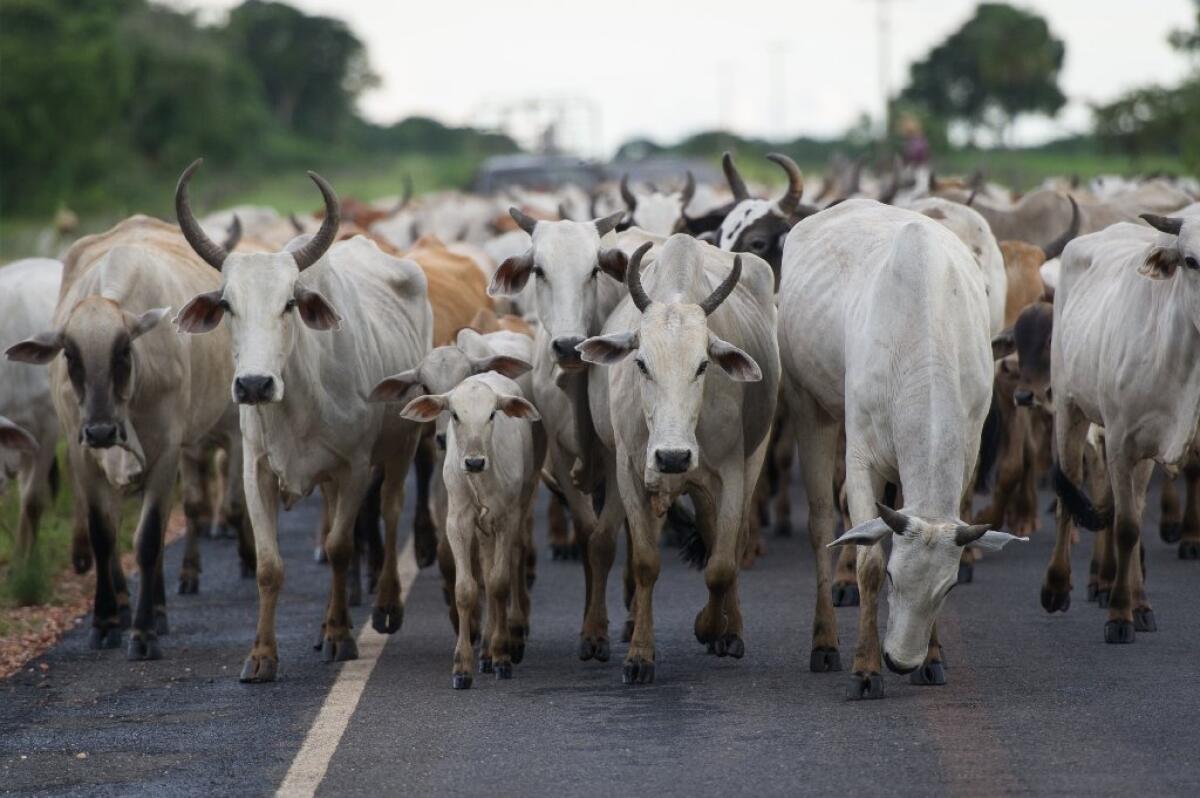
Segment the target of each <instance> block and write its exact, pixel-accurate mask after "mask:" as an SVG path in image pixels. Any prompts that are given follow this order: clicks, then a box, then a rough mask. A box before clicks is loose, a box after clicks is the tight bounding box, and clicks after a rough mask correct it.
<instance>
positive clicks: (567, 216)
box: [558, 200, 571, 222]
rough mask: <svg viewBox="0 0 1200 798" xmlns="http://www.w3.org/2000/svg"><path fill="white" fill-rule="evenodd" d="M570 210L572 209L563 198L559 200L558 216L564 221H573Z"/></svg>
mask: <svg viewBox="0 0 1200 798" xmlns="http://www.w3.org/2000/svg"><path fill="white" fill-rule="evenodd" d="M570 211H571V209H570V208H568V207H567V203H566V202H564V201H563V200H559V201H558V218H559V219H560V220H561V221H564V222H569V221H571V212H570Z"/></svg>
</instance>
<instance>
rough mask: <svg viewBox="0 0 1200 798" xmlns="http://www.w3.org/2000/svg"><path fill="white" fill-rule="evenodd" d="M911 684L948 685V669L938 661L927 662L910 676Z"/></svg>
mask: <svg viewBox="0 0 1200 798" xmlns="http://www.w3.org/2000/svg"><path fill="white" fill-rule="evenodd" d="M908 682H909V684H917V685H940V684H945V683H946V669H945V668H943V667H942V663H941V662H939V661H937V660H936V659H935V660H933V661H931V662H926V663H925V664H924V665H922V666H921V667H919V668H917V669H916V670H915V671H913V672H912V673H911V674H909V676H908Z"/></svg>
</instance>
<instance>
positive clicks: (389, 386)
mask: <svg viewBox="0 0 1200 798" xmlns="http://www.w3.org/2000/svg"><path fill="white" fill-rule="evenodd" d="M417 382H418V378H417V372H416V370H415V369H409V370H408V371H402V372H400V373H399V374H395V375H393V376H391V377H388V378H386V379H384V380H381V381H380V383H379V384H378V385H376V386H375V390H373V391H371V395H370V396H368V397H367V401H368V402H399V401H400V400H401V399H403V398H404V394H406V393H408V391H409V389H411V388H412V387H413V386H414V385H416V384H417Z"/></svg>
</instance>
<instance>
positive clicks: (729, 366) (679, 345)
mask: <svg viewBox="0 0 1200 798" xmlns="http://www.w3.org/2000/svg"><path fill="white" fill-rule="evenodd" d="M651 246H652V244H651V242H646V243H644V244H642V245H641V246H640V247H639V248H638V249H637V251H636V252H634V254H633V256H632V258H631V260H630V263H629V267H628V270H627V281H628V286H629V298H628V299H627V300H624V301H623V302H622V304H621V305H620V306H618V308H617V309H616V310H615V311H614V312H613V314H612V315H611V316H610V317H609V319H608V321H607V322H606V323H605V325H604V330H603V334H601V335H598V336H594V337H592V338H589V339H587V340H586V341H584V342H582V343H581V344H580V345H579V351H580V353H581V355H582V357H583V359H584V360H585V361H586V362H588V363H593V364H597V365H604V366H608V367H609V368H608V373H607V375H597V376H596V377H595V378H593V379H592V380H591V382H590V383H589V395H590V399H591V406H592V416H593V418H594V419H595V421H596V429H597V433H598V434H599V436H600V438H601V440H602V441H603V442H604V445H605V447H606V453H607V457H606V471H607V477H608V482H609V484H610V485H614V484H615V486H616V489H617V491H618V492H619V498H620V501H619V502H617V501H608V500H607V497H606V501H605V505H604V509H603V511H602V518H601V520H600V523H601V526H602V527H603V528H605V529H615V528H616V527H617V526H619V525H620V522H621V515H623V516H624V518H625V519H626V520H627V521H628V523H629V532H630V545H631V554H632V571H633V581H634V595H633V613H634V626H633V634H632V639H631V641H630V646H629V652H628V655H627V656H626V658H625V665H624V674H623V678H624V681H625V683H626V684H634V683H647V682H652V681H654V677H655V650H654V613H653V599H652V595H653V591H654V583H655V580H656V579H657V577H658V573H659V567H660V557H661V552H660V548H659V535H660V533H661V531H662V526H663V516H664V515H665V514H666V512H667V509H668V508H669V507H670V506H671V505H672V504H673V503H674V502H675V501H676V500H677V499H678V498H679V497H680V496H682V495H685V494H686V495H687V496H689V497H690V498H691V500H692V502H693V503H694V505H695V507H696V515H697V527H698V532H699V535H700V541H698V542H699V543H700V544H702V548H703V551H704V554H703V555H702V558H703V559H704V560H706V562H705V564H704V580H705V583H706V584H707V586H708V590H709V598H708V603H707V604H706V606H705V607H704V608H703V609H702V610H701V611H700V613H699V615H697V617H696V623H695V633H696V637H697V639H698V640H699V641H700V642H701V643H703V644H705V645H707V646H708V647H709V650H710V651H711V652H712V653H715V654H717V655H718V656H732V657H735V658H736V657H741V656H742V655H743V654H744V653H745V642H744V641H743V638H742V616H741V608H740V604H739V600H738V590H737V580H738V565H739V561H740V553H741V547H742V542H743V540H744V539H745V535H746V534H747V529H748V525H749V523H750V518H751V515H752V513H751V509H752V503H753V497H754V488H755V485H756V483H757V480H758V476H759V471H760V470H761V469H762V464H763V458H764V456H765V455H766V450H767V444H768V441H769V433H770V429H771V419H772V418H773V416H774V413H775V403H776V399H777V396H778V390H779V349H778V344H777V342H776V337H775V328H776V312H775V298H774V290H773V284H772V283H773V280H772V277H771V270H770V267H769V266H768V265H767V264H766V262H765V261H763V260H762V259H760V258H758V257H756V256H753V255H737V256H735V255H731V254H729V253H725V252H721V251H720V250H717V249H715V248H713V247H711V246H709V245H707V244H705V243H703V242H701V241H697V240H696V239H694V238H692V237H690V236H687V235H684V234H677V235H674V236H671V237H670V238H669V239H667V241H666V242H665V243H664V244H662V245H661V248H660V249H659V250H658V252H657V257H656V259H655V261H654V262H653V264H651V265H650V267H649V268H648V269H647V270H646V273H645V275H643V273H642V269H641V263H642V259H643V257H644V256H645V255H646V253H647V252H648V251H649V250H650V248H651ZM714 283H715V285H714ZM710 366H714V367H715V368H710ZM609 490H610V491H611V490H612V488H611V487H610V488H609Z"/></svg>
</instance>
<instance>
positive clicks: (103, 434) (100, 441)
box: [83, 423, 117, 447]
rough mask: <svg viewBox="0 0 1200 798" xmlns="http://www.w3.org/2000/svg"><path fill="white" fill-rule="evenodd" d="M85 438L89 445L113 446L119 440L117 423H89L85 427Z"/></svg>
mask: <svg viewBox="0 0 1200 798" xmlns="http://www.w3.org/2000/svg"><path fill="white" fill-rule="evenodd" d="M83 440H84V442H85V443H86V444H87V445H88V446H96V447H104V446H112V445H113V444H114V443H116V442H117V425H116V424H111V423H100V424H88V425H87V426H86V427H84V428H83Z"/></svg>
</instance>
